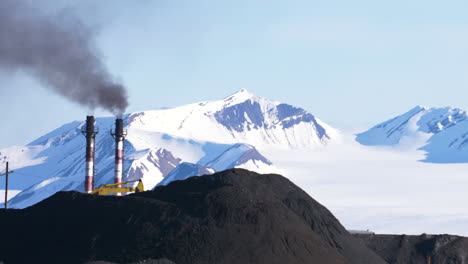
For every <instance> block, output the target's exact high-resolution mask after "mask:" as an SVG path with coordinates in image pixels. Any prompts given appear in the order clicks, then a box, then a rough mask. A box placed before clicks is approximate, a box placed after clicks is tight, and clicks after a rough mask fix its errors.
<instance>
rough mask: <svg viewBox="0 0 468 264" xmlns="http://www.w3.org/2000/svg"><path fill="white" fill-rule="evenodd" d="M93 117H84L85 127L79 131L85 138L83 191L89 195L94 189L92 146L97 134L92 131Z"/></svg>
mask: <svg viewBox="0 0 468 264" xmlns="http://www.w3.org/2000/svg"><path fill="white" fill-rule="evenodd" d="M94 122H95V120H94V116H87V117H86V127H84V128H82V129H81V133H83V135H84V136H85V137H86V175H85V191H86V192H87V193H90V192H92V191H93V189H94V149H95V148H94V146H95V138H96V134H97V133H98V132H97V131H96V130H95V129H94Z"/></svg>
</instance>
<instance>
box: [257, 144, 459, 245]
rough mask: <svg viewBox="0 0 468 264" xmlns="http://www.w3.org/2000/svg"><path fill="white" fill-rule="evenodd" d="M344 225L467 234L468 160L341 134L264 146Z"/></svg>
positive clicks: (388, 230) (401, 231) (397, 231)
mask: <svg viewBox="0 0 468 264" xmlns="http://www.w3.org/2000/svg"><path fill="white" fill-rule="evenodd" d="M265 155H266V156H268V157H269V158H270V159H271V160H272V162H273V163H274V164H276V165H277V166H278V167H279V168H281V169H282V170H283V171H284V175H285V176H286V177H288V178H289V179H291V181H293V182H294V183H295V184H297V185H298V186H300V187H301V188H303V189H304V190H305V191H306V192H307V193H308V194H309V195H311V196H312V197H313V198H315V199H317V200H318V201H319V202H320V203H322V204H323V205H325V206H326V207H327V208H328V209H330V210H331V211H332V213H333V214H334V215H335V216H336V217H337V218H338V219H339V220H340V222H341V223H342V224H343V225H344V226H345V227H346V228H347V229H352V230H367V229H369V230H371V231H373V232H375V233H389V234H390V233H391V234H422V233H430V234H447V233H448V234H456V235H464V236H468V206H467V204H468V192H467V191H466V190H467V186H468V164H466V163H464V164H437V163H426V162H420V161H419V160H421V159H423V158H424V156H425V153H424V151H421V150H416V149H414V148H413V149H408V148H406V149H405V150H401V149H399V148H390V147H385V148H380V147H373V148H369V147H366V146H362V145H360V144H359V143H357V142H356V141H355V140H354V136H352V135H350V136H347V137H344V139H343V140H342V142H341V143H338V144H330V145H328V146H327V147H326V148H322V149H315V150H292V151H287V152H286V151H283V152H280V151H275V150H273V149H272V150H270V151H267V152H265Z"/></svg>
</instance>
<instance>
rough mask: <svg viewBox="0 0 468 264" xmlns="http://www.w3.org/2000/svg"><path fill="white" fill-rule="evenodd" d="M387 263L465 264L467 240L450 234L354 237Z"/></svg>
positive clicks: (467, 258)
mask: <svg viewBox="0 0 468 264" xmlns="http://www.w3.org/2000/svg"><path fill="white" fill-rule="evenodd" d="M355 236H356V237H357V238H360V239H362V240H363V241H364V242H365V243H366V245H367V246H368V247H369V248H371V249H372V250H374V251H375V252H376V253H377V254H379V255H380V256H381V257H382V258H384V259H385V260H386V261H387V262H388V263H389V264H420V263H430V264H465V263H468V238H466V237H460V236H452V235H425V234H424V235H421V236H407V235H355Z"/></svg>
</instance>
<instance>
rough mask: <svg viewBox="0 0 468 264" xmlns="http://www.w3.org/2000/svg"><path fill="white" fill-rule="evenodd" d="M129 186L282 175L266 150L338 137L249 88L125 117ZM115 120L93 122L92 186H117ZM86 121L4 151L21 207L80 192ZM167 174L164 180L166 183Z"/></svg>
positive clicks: (321, 142) (316, 143)
mask: <svg viewBox="0 0 468 264" xmlns="http://www.w3.org/2000/svg"><path fill="white" fill-rule="evenodd" d="M123 119H124V123H125V126H126V129H127V130H128V136H127V138H126V140H125V143H124V148H125V159H124V181H134V180H138V179H142V180H143V183H144V186H145V189H147V190H149V189H152V188H154V187H155V186H156V185H157V184H158V183H162V182H163V181H164V183H166V184H167V183H168V182H170V181H171V180H176V179H182V178H186V177H190V176H197V175H201V174H206V173H212V172H215V171H220V170H225V169H229V168H246V169H249V170H254V171H257V172H261V173H270V172H278V169H277V168H276V167H275V166H274V165H273V164H272V163H271V161H269V160H268V159H267V158H266V157H264V156H263V155H262V154H261V152H263V150H262V149H264V148H267V147H271V146H274V147H280V148H282V149H296V148H315V147H317V146H323V145H325V144H327V143H328V142H330V141H332V138H331V136H330V135H336V134H335V133H337V132H336V131H335V130H334V129H333V128H330V127H328V126H326V124H324V123H322V122H321V121H319V120H318V119H316V118H315V117H314V116H313V115H312V114H310V113H307V112H306V111H305V110H303V109H300V108H296V107H293V106H290V105H287V104H282V103H279V102H273V101H269V100H267V99H264V98H260V97H256V96H254V95H252V94H251V93H249V92H248V91H246V90H241V91H239V92H238V93H236V94H233V95H231V96H228V97H226V98H225V99H223V100H220V101H214V102H202V103H196V104H190V105H185V106H181V107H176V108H172V109H164V110H151V111H144V112H137V113H131V114H127V115H124V116H123ZM114 121H115V119H114V117H99V118H96V127H97V128H98V130H99V133H98V134H97V137H96V155H95V156H96V160H95V164H96V167H95V170H96V175H95V187H97V186H100V185H102V184H108V183H112V182H113V178H114V140H113V138H112V137H111V136H110V135H109V131H110V130H111V129H112V128H113V126H114ZM84 125H85V122H84V121H74V122H71V123H69V124H65V125H63V126H61V127H59V128H57V129H56V130H54V131H51V132H50V133H48V134H46V135H44V136H41V137H39V138H38V139H37V140H34V141H33V142H31V143H30V144H28V145H27V146H25V147H10V148H7V149H1V150H0V164H1V163H2V162H5V161H6V160H9V161H11V162H12V164H14V169H15V171H17V175H15V176H16V177H15V179H16V180H15V181H13V182H12V183H11V188H12V189H18V190H23V191H22V192H21V193H19V194H18V195H16V196H15V197H14V198H12V199H11V201H10V204H11V206H12V207H16V208H24V207H27V206H30V205H32V204H34V203H37V202H39V201H40V200H42V199H45V198H47V197H49V196H51V195H53V194H54V193H55V192H57V191H65V190H76V191H83V190H84V186H83V179H84V169H85V164H84V151H85V137H84V136H83V135H82V134H81V129H82V128H83V126H84ZM168 176H170V177H169V178H167V179H166V177H168Z"/></svg>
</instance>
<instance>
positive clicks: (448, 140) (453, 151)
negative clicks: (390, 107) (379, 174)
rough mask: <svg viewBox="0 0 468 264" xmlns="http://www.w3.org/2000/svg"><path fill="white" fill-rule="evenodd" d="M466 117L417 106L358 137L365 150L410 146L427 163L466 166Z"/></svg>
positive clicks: (454, 110)
mask: <svg viewBox="0 0 468 264" xmlns="http://www.w3.org/2000/svg"><path fill="white" fill-rule="evenodd" d="M467 117H468V115H467V113H466V111H464V110H461V109H458V108H453V107H444V108H436V107H433V108H427V107H421V106H417V107H415V108H413V109H411V110H410V111H408V112H406V113H404V114H403V115H400V116H397V117H395V118H393V119H390V120H388V121H386V122H383V123H381V124H379V125H377V126H375V127H373V128H371V129H369V130H368V131H366V132H363V133H360V134H358V135H357V137H356V140H357V141H358V142H359V143H361V144H362V145H368V146H396V147H399V146H404V145H411V146H414V147H416V148H418V149H420V150H423V151H425V152H426V159H424V161H426V162H433V163H464V162H468V118H467Z"/></svg>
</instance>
